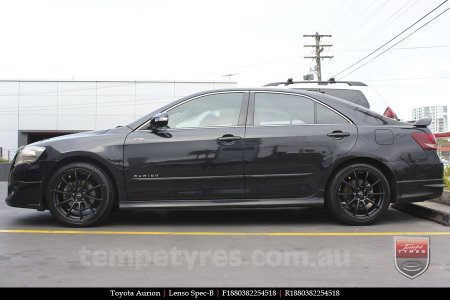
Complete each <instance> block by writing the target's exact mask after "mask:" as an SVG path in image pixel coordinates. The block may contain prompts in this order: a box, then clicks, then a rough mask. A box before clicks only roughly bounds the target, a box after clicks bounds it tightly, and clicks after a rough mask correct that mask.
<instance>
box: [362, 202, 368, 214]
mask: <svg viewBox="0 0 450 300" xmlns="http://www.w3.org/2000/svg"><path fill="white" fill-rule="evenodd" d="M361 202H362V203H363V205H364V210H365V211H366V216H369V210H367V205H366V202H364V201H361Z"/></svg>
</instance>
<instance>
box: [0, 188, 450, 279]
mask: <svg viewBox="0 0 450 300" xmlns="http://www.w3.org/2000/svg"><path fill="white" fill-rule="evenodd" d="M5 194H6V183H4V182H0V199H4V198H5ZM68 230H72V231H70V232H67V231H68ZM414 232H426V234H421V235H425V236H431V237H430V241H431V260H430V266H429V268H428V270H427V271H426V272H425V273H424V274H422V275H421V276H419V277H417V278H415V279H412V280H411V279H408V278H406V277H404V276H403V275H401V274H400V273H399V272H398V271H397V270H396V268H395V265H394V250H393V238H394V236H396V235H403V234H414ZM448 232H449V228H448V227H444V226H441V225H439V224H436V223H433V222H430V221H426V220H422V219H418V218H415V217H412V216H409V215H406V214H404V213H402V212H400V211H397V210H395V209H391V210H389V212H388V214H387V217H386V218H385V219H383V221H382V222H380V223H379V224H377V225H372V226H368V227H352V226H345V225H341V224H339V223H338V222H336V221H335V220H334V219H333V218H332V217H331V216H330V215H329V214H328V213H327V212H326V211H325V210H323V209H283V210H281V209H280V210H274V209H272V210H229V211H220V210H216V211H210V210H196V211H195V210H190V211H174V210H157V211H147V212H117V213H114V215H113V216H111V217H110V218H109V219H108V221H107V222H106V223H104V224H103V225H102V226H99V227H95V228H88V229H83V230H81V231H79V230H75V231H73V229H69V228H65V227H62V226H59V225H57V224H56V223H55V221H54V220H53V219H52V218H51V216H50V214H49V213H48V212H38V211H34V210H27V209H16V208H10V207H8V206H6V205H5V203H4V201H3V200H2V201H0V286H133V287H137V286H147V287H170V286H172V287H176V286H183V287H194V286H195V287H203V286H206V287H232V286H233V287H255V286H256V287H262V286H270V287H300V286H314V287H319V286H414V287H417V286H446V287H449V286H450V235H445V234H446V233H447V234H448Z"/></svg>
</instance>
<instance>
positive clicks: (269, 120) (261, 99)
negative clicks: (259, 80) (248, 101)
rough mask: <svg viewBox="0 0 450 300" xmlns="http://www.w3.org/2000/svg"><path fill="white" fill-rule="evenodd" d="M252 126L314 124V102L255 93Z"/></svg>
mask: <svg viewBox="0 0 450 300" xmlns="http://www.w3.org/2000/svg"><path fill="white" fill-rule="evenodd" d="M254 124H255V126H266V125H300V124H314V102H313V101H312V100H310V99H308V98H305V97H302V96H295V95H284V94H277V93H256V94H255V114H254Z"/></svg>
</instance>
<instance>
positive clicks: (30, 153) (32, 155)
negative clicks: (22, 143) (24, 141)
mask: <svg viewBox="0 0 450 300" xmlns="http://www.w3.org/2000/svg"><path fill="white" fill-rule="evenodd" d="M44 151H45V147H38V146H26V147H25V148H23V149H22V150H20V151H19V153H18V154H17V158H16V162H15V163H14V166H17V165H21V164H29V163H33V162H35V161H36V160H37V159H38V158H39V156H41V154H42V153H43V152H44Z"/></svg>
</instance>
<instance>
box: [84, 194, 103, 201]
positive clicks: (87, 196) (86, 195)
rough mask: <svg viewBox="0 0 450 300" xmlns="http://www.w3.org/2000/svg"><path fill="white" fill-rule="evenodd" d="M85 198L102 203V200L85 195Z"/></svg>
mask: <svg viewBox="0 0 450 300" xmlns="http://www.w3.org/2000/svg"><path fill="white" fill-rule="evenodd" d="M86 198H89V199H93V200H96V201H103V199H100V198H95V197H92V196H89V195H86Z"/></svg>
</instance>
